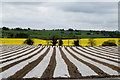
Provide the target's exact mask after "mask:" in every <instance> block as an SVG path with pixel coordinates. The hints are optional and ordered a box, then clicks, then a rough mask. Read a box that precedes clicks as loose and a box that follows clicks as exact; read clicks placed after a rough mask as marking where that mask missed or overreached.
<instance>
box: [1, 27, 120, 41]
mask: <svg viewBox="0 0 120 80" xmlns="http://www.w3.org/2000/svg"><path fill="white" fill-rule="evenodd" d="M0 34H1V33H0ZM1 35H2V36H1V37H2V38H28V37H29V38H37V39H44V40H49V39H51V37H52V36H54V35H55V36H57V37H58V38H61V39H76V38H120V32H118V31H93V30H73V29H68V30H64V29H55V30H45V29H43V30H33V29H30V28H28V29H22V28H14V29H9V28H7V27H3V28H2V34H1Z"/></svg>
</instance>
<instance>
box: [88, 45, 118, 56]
mask: <svg viewBox="0 0 120 80" xmlns="http://www.w3.org/2000/svg"><path fill="white" fill-rule="evenodd" d="M88 48H89V49H91V50H93V51H97V52H100V53H103V52H101V51H98V50H95V49H92V48H90V47H88ZM105 54H110V53H105ZM110 55H113V56H118V54H116V53H112V54H110Z"/></svg>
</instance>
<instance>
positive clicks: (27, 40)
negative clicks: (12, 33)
mask: <svg viewBox="0 0 120 80" xmlns="http://www.w3.org/2000/svg"><path fill="white" fill-rule="evenodd" d="M24 44H27V45H33V44H34V41H33V40H32V39H30V38H28V39H26V40H25V41H24Z"/></svg>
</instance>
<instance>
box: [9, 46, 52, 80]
mask: <svg viewBox="0 0 120 80" xmlns="http://www.w3.org/2000/svg"><path fill="white" fill-rule="evenodd" d="M42 50H43V49H42ZM42 50H41V51H42ZM49 50H50V48H48V49H47V50H46V51H45V52H44V53H43V54H42V55H41V56H39V57H38V58H37V59H36V60H34V61H32V62H30V63H29V64H28V65H26V66H25V67H23V68H22V69H21V70H19V71H17V72H16V73H15V74H14V75H12V76H10V77H9V78H8V80H9V79H11V78H23V77H24V76H25V75H26V74H27V73H28V72H29V71H31V70H32V69H33V68H34V67H36V66H37V65H38V64H39V63H40V62H41V61H42V60H43V58H44V57H45V56H46V55H47V53H48V52H49ZM41 51H39V52H37V53H38V54H39V53H40V52H41Z"/></svg>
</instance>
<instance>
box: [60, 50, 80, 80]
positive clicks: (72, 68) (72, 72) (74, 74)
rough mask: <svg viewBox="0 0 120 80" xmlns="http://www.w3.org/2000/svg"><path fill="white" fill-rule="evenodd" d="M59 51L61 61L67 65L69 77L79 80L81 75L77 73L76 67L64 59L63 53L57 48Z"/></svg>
mask: <svg viewBox="0 0 120 80" xmlns="http://www.w3.org/2000/svg"><path fill="white" fill-rule="evenodd" d="M59 50H60V53H61V55H62V58H63V60H64V61H65V63H66V64H67V67H68V71H69V74H70V77H71V78H81V77H82V75H81V73H79V71H78V69H77V67H76V66H75V65H74V64H73V63H72V62H71V61H70V60H69V59H68V58H67V57H66V55H65V53H64V52H63V51H62V49H61V48H59Z"/></svg>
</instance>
